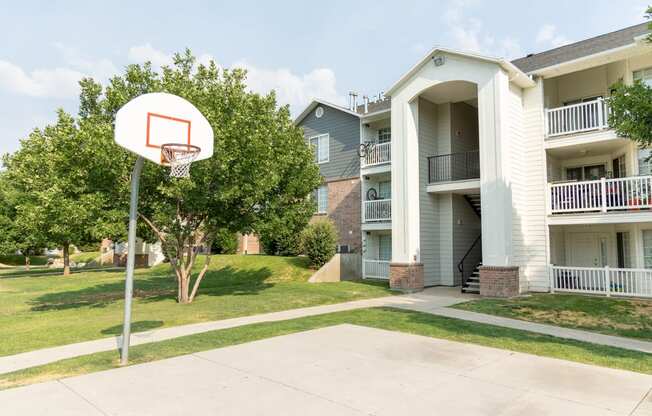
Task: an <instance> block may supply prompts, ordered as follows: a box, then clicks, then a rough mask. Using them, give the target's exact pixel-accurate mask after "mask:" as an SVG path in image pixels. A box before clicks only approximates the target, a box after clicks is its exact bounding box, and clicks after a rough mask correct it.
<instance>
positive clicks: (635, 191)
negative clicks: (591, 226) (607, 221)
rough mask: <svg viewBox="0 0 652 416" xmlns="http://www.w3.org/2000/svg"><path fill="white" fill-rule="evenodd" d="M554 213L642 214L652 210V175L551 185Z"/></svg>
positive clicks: (551, 204) (551, 202)
mask: <svg viewBox="0 0 652 416" xmlns="http://www.w3.org/2000/svg"><path fill="white" fill-rule="evenodd" d="M548 186H549V197H550V198H549V200H550V205H549V211H550V213H551V214H553V215H554V214H570V213H589V212H601V213H606V212H612V211H627V210H630V211H640V210H642V209H649V208H650V207H652V176H633V177H628V178H616V179H605V178H602V179H600V180H594V181H582V182H566V183H552V184H549V185H548Z"/></svg>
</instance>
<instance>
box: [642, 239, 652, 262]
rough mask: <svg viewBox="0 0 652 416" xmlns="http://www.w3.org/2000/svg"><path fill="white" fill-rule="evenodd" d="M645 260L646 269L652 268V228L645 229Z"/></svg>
mask: <svg viewBox="0 0 652 416" xmlns="http://www.w3.org/2000/svg"><path fill="white" fill-rule="evenodd" d="M643 261H644V263H645V268H646V269H652V230H645V231H643Z"/></svg>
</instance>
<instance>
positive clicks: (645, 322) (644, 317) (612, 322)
mask: <svg viewBox="0 0 652 416" xmlns="http://www.w3.org/2000/svg"><path fill="white" fill-rule="evenodd" d="M454 308H457V309H464V310H467V311H473V312H480V313H486V314H490V315H498V316H504V317H508V318H515V319H521V320H524V321H531V322H540V323H546V324H553V325H559V326H563V327H567V328H576V329H583V330H588V331H593V332H599V333H601V334H607V335H617V336H621V337H629V338H638V339H643V340H648V341H652V301H648V300H635V299H614V298H603V297H592V296H580V295H566V294H537V295H532V296H525V297H518V298H513V299H479V300H474V301H470V302H465V303H460V304H457V305H455V306H454Z"/></svg>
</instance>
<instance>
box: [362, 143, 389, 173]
mask: <svg viewBox="0 0 652 416" xmlns="http://www.w3.org/2000/svg"><path fill="white" fill-rule="evenodd" d="M391 161H392V143H391V142H387V143H379V144H375V145H373V146H372V147H371V148H370V149H369V150H368V151H367V153H366V154H365V156H364V157H363V158H362V160H361V162H360V163H361V167H362V168H367V167H371V166H378V165H383V164H385V163H390V162H391Z"/></svg>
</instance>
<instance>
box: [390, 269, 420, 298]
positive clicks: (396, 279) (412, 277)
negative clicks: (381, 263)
mask: <svg viewBox="0 0 652 416" xmlns="http://www.w3.org/2000/svg"><path fill="white" fill-rule="evenodd" d="M389 287H390V289H392V290H398V291H401V292H419V291H421V290H423V264H421V263H390V265H389Z"/></svg>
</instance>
